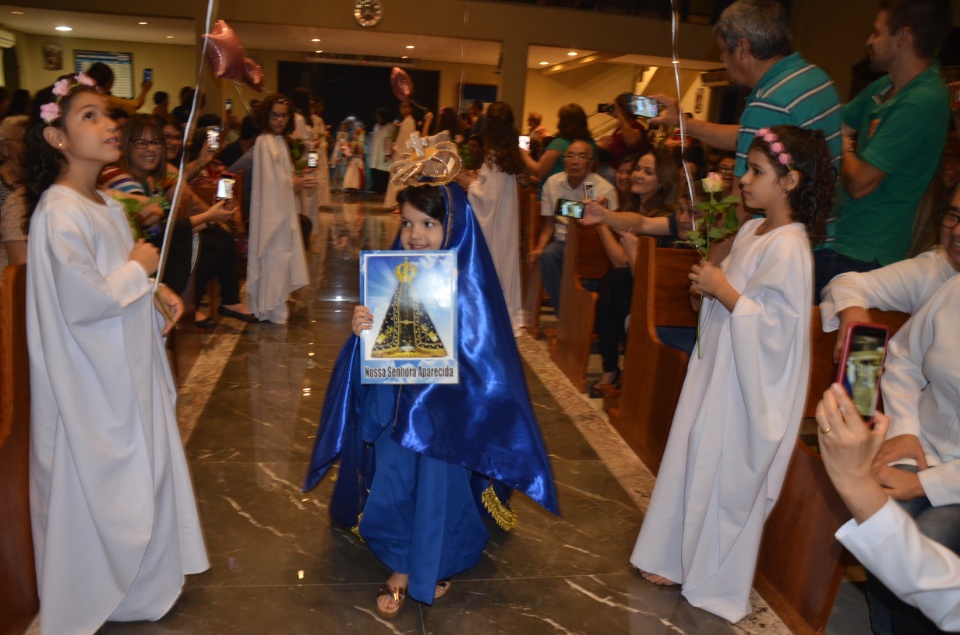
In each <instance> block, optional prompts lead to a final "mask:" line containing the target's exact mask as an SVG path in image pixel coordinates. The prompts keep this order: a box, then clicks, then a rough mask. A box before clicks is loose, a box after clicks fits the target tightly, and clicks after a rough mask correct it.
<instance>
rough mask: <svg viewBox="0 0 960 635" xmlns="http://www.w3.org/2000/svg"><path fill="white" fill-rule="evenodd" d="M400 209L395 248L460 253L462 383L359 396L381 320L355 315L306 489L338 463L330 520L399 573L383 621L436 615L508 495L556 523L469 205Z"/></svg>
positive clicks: (444, 199)
mask: <svg viewBox="0 0 960 635" xmlns="http://www.w3.org/2000/svg"><path fill="white" fill-rule="evenodd" d="M399 198H400V203H401V210H402V211H401V215H402V216H401V218H402V221H401V229H400V236H399V237H398V240H397V242H396V243H395V244H394V249H411V250H419V249H450V250H455V251H456V258H457V269H458V272H457V285H458V292H457V325H456V330H457V331H458V337H459V343H458V346H459V349H458V354H459V364H460V383H459V384H429V385H427V384H404V385H403V386H400V385H389V384H375V385H374V384H361V383H360V366H359V357H360V346H362V345H363V344H362V342H361V340H360V335H361V334H362V333H363V332H364V331H367V330H369V329H371V327H372V326H373V321H374V317H375V316H374V315H373V314H372V313H371V311H370V309H368V308H367V307H364V306H358V307H356V308H355V309H354V313H353V322H352V327H353V333H354V336H353V337H351V338H350V339H349V340H348V342H347V345H346V346H345V347H344V349H343V352H341V353H340V357H339V358H338V359H337V362H336V365H335V366H334V369H333V374H332V375H331V379H330V387H329V388H328V389H327V395H326V398H325V400H324V408H323V414H322V415H321V418H320V430H319V432H318V433H317V442H316V445H315V447H314V450H313V457H312V460H311V463H310V469H309V471H308V473H307V482H306V489H310V488H312V487H313V486H315V485H316V484H317V482H319V480H320V479H321V478H322V477H323V475H324V474H325V473H326V471H327V470H328V469H329V468H330V466H331V464H332V463H333V462H334V461H335V460H336V459H337V457H338V456H339V458H340V467H339V472H338V474H339V478H337V482H336V484H335V485H334V490H333V497H332V500H331V503H330V513H331V515H332V516H333V517H334V518H335V519H336V520H337V521H338V522H339V523H341V524H343V525H345V526H346V527H351V528H354V529H355V531H356V532H357V533H358V535H359V536H360V537H361V538H362V539H363V540H364V541H365V542H366V544H367V545H369V546H370V548H371V549H372V550H373V552H374V554H376V556H377V557H378V558H379V559H380V560H381V561H383V563H384V564H386V565H387V566H388V567H390V569H391V571H392V572H393V573H392V574H391V575H390V577H389V579H388V580H387V581H386V582H385V583H384V585H383V586H382V587H381V588H380V592H379V595H378V597H377V611H378V612H379V613H380V615H382V616H384V617H386V618H393V617H395V616H396V615H397V613H398V612H399V611H400V608H401V607H402V606H403V604H404V602H405V600H406V598H407V594H408V593H409V595H410V597H412V598H413V599H415V600H417V601H419V602H423V603H425V604H433V601H434V600H435V599H437V598H439V597H441V596H442V595H444V594H446V593H447V591H448V590H449V589H450V581H449V578H450V577H451V576H453V575H454V574H457V573H460V572H461V571H465V570H467V569H469V568H471V567H472V566H474V565H475V564H476V563H477V561H478V560H479V559H480V556H481V555H482V553H483V548H484V546H485V545H486V543H487V540H488V539H489V538H490V536H489V534H488V533H487V529H486V527H485V526H484V522H483V515H485V514H487V513H489V514H491V515H492V516H493V517H494V519H495V520H496V521H497V523H498V524H499V525H500V526H501V527H503V528H505V529H509V528H510V527H511V526H512V521H513V512H512V511H511V510H510V509H509V507H507V505H506V502H505V501H506V496H507V495H508V494H509V491H510V489H511V488H512V489H518V490H520V491H522V492H523V493H525V494H527V495H528V496H530V497H531V498H532V499H533V500H534V501H536V502H537V503H539V504H540V505H542V506H543V507H544V508H546V509H548V510H549V511H552V512H554V513H556V511H557V504H556V494H555V492H554V488H553V478H552V476H551V473H550V466H549V461H548V459H547V456H546V452H545V450H544V447H543V442H542V440H541V438H540V431H539V429H538V427H537V423H536V420H535V419H534V417H533V411H532V409H531V406H530V397H529V394H528V393H527V384H526V380H525V379H524V377H523V370H522V368H521V366H520V356H519V353H518V352H517V346H516V343H515V341H514V338H513V330H512V327H511V324H510V316H509V315H508V314H507V307H506V304H505V302H504V300H503V294H502V293H501V291H500V282H499V280H498V278H497V272H496V269H495V268H494V266H493V262H492V261H491V259H490V253H489V251H488V250H487V245H486V243H485V242H484V240H483V237H482V235H481V230H480V227H479V224H478V223H477V220H476V219H475V218H474V216H473V213H472V212H471V211H470V206H469V205H468V203H467V197H466V194H465V193H464V192H463V190H462V189H461V188H460V187H456V186H432V185H420V186H412V187H408V188H406V189H404V190H403V191H401V192H400V197H399ZM378 317H381V318H382V317H383V316H378ZM490 351H496V354H495V355H491V354H490ZM371 451H372V454H371ZM370 456H372V457H373V458H372V459H370V458H369V457H370ZM361 514H362V518H361Z"/></svg>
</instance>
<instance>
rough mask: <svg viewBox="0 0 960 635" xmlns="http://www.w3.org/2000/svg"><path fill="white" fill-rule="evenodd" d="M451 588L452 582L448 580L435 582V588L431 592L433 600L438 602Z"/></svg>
mask: <svg viewBox="0 0 960 635" xmlns="http://www.w3.org/2000/svg"><path fill="white" fill-rule="evenodd" d="M452 586H453V582H451V581H450V580H440V581H439V582H437V588H436V589H434V591H433V599H434V600H439V599H440V598H442V597H443V596H445V595H446V594H447V591H449V590H450V587H452Z"/></svg>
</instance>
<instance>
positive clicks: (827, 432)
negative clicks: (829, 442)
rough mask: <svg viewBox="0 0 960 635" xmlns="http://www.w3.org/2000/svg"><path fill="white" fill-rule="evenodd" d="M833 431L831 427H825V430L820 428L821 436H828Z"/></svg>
mask: <svg viewBox="0 0 960 635" xmlns="http://www.w3.org/2000/svg"><path fill="white" fill-rule="evenodd" d="M831 430H833V427H832V426H827V427H826V428H820V433H821V434H830V431H831Z"/></svg>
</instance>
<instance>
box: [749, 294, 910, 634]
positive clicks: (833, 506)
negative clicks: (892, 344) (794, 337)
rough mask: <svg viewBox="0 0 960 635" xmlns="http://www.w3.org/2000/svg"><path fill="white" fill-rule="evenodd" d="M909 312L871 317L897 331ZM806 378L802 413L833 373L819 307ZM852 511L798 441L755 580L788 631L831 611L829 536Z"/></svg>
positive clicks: (830, 341) (836, 571)
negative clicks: (806, 386)
mask: <svg viewBox="0 0 960 635" xmlns="http://www.w3.org/2000/svg"><path fill="white" fill-rule="evenodd" d="M908 317H909V316H908V315H907V314H905V313H899V312H895V311H871V312H870V319H871V320H872V321H873V322H878V323H880V324H885V325H887V326H889V327H890V331H891V334H892V333H895V332H896V331H897V329H899V328H900V327H901V326H902V325H903V323H904V322H906V320H907V318H908ZM810 326H811V339H810V346H811V357H810V384H809V389H808V390H807V402H806V406H805V407H804V417H813V416H815V414H816V408H817V403H818V402H819V401H820V399H821V398H822V396H823V393H824V391H825V390H826V389H827V388H829V387H830V384H831V383H833V381H835V379H836V376H837V367H836V364H834V363H833V348H834V344H835V343H836V341H837V333H836V332H832V333H824V332H823V329H822V328H821V321H820V308H819V307H813V315H812V317H811V325H810ZM849 519H850V513H849V512H848V511H847V508H846V506H845V505H844V504H843V501H842V500H841V499H840V495H839V494H837V492H836V490H835V489H834V488H833V485H832V484H831V483H830V479H829V478H828V477H827V472H826V470H825V468H824V467H823V460H822V459H821V458H820V455H819V453H818V452H817V451H816V450H815V449H814V448H810V447H808V446H807V445H806V444H804V443H803V442H802V441H798V442H797V447H796V449H795V450H794V452H793V459H792V460H791V463H790V468H789V469H788V471H787V476H786V480H785V481H784V483H783V489H782V490H781V494H780V499H779V500H778V501H777V505H776V507H774V509H773V512H771V514H770V517H769V518H768V519H767V523H766V525H765V526H764V530H763V542H762V543H761V545H760V555H759V559H758V561H757V574H756V579H755V586H756V588H757V591H758V592H759V593H760V595H761V596H762V597H763V599H764V600H766V601H767V603H768V604H769V605H770V607H771V608H772V609H773V610H774V611H775V612H776V613H777V615H779V616H780V619H782V620H783V622H784V623H785V624H786V625H787V626H788V627H790V629H791V630H792V631H793V632H794V633H822V632H823V630H824V629H825V628H826V626H827V620H828V619H829V618H830V610H831V609H832V607H833V603H834V600H835V599H836V597H837V591H838V589H839V588H840V581H841V578H842V577H843V568H844V567H843V563H842V561H841V556H842V554H843V547H842V546H841V545H840V543H839V542H837V540H836V539H835V538H834V537H833V534H834V533H836V531H837V529H839V528H840V526H841V525H842V524H843V523H845V522H846V521H847V520H849Z"/></svg>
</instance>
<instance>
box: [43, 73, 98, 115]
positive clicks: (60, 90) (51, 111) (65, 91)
mask: <svg viewBox="0 0 960 635" xmlns="http://www.w3.org/2000/svg"><path fill="white" fill-rule="evenodd" d="M77 86H91V87H93V88H96V87H97V82H95V81H93V79H91V78H90V77H89V76H88V75H86V74H85V73H77V74H76V75H74V77H73V81H72V82H71V81H70V79H68V78H64V79H61V80H57V82H56V83H55V84H54V85H53V90H52V91H51V92H52V93H53V96H54V97H56V99H54V100H53V101H51V102H47V103H46V104H43V105H42V106H40V118H41V119H43V121H44V122H46V124H47V125H50V124H52V123H53V122H54V121H56V120H57V119H59V118H60V115H61V112H60V100H61V99H63V98H64V97H66V96H67V95H69V94H70V91H71V90H73V89H74V88H75V87H77Z"/></svg>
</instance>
